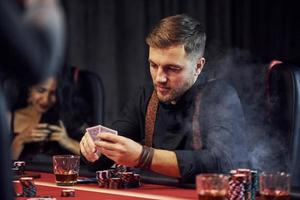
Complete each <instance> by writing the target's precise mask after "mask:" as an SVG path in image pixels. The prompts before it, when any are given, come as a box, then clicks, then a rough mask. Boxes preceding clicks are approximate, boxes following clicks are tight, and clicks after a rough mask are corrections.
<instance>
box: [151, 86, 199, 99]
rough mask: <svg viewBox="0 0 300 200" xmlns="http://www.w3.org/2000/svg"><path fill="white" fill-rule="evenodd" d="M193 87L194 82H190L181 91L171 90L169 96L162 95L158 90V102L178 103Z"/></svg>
mask: <svg viewBox="0 0 300 200" xmlns="http://www.w3.org/2000/svg"><path fill="white" fill-rule="evenodd" d="M192 85H193V82H192V81H188V82H186V83H185V84H184V85H183V86H182V87H181V88H180V89H178V88H177V89H170V91H169V92H168V93H167V95H162V94H160V93H159V92H158V91H157V90H156V94H157V97H158V100H159V101H160V102H162V103H176V102H177V101H178V100H179V99H180V98H181V96H182V95H183V94H184V93H185V92H186V91H187V90H189V89H190V88H191V86H192Z"/></svg>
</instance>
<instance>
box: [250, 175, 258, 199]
mask: <svg viewBox="0 0 300 200" xmlns="http://www.w3.org/2000/svg"><path fill="white" fill-rule="evenodd" d="M251 183H252V186H251V200H255V197H256V196H257V195H259V174H258V171H256V170H251Z"/></svg>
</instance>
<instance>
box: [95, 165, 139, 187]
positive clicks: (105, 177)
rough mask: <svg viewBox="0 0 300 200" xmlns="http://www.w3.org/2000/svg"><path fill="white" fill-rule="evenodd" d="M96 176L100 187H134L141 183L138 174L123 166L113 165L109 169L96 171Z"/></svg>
mask: <svg viewBox="0 0 300 200" xmlns="http://www.w3.org/2000/svg"><path fill="white" fill-rule="evenodd" d="M96 178H97V180H98V185H99V187H101V188H109V189H120V188H136V187H139V186H140V185H141V184H140V175H139V174H134V173H133V172H131V171H129V169H127V168H126V167H124V166H115V167H113V168H112V169H109V170H102V171H97V172H96Z"/></svg>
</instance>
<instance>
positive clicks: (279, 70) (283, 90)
mask: <svg viewBox="0 0 300 200" xmlns="http://www.w3.org/2000/svg"><path fill="white" fill-rule="evenodd" d="M266 81H267V99H268V105H269V119H270V122H271V125H272V126H273V127H274V128H276V129H278V130H279V131H280V133H281V134H282V135H284V136H285V137H284V138H285V139H286V140H287V141H286V142H287V143H286V144H287V145H288V148H289V149H288V152H289V155H288V156H289V164H288V166H289V171H290V173H291V179H292V183H291V184H292V187H293V188H296V189H297V190H298V189H300V170H299V166H300V68H299V67H297V66H296V65H292V64H285V63H280V62H278V63H275V64H273V65H271V66H270V67H269V72H268V75H267V79H266Z"/></svg>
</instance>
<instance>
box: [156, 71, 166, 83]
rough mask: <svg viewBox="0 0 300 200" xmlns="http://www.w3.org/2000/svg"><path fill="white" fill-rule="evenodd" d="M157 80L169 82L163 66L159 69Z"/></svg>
mask: <svg viewBox="0 0 300 200" xmlns="http://www.w3.org/2000/svg"><path fill="white" fill-rule="evenodd" d="M156 82H159V83H165V82H167V75H166V73H165V72H164V70H163V69H162V68H160V67H159V68H158V70H157V74H156Z"/></svg>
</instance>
